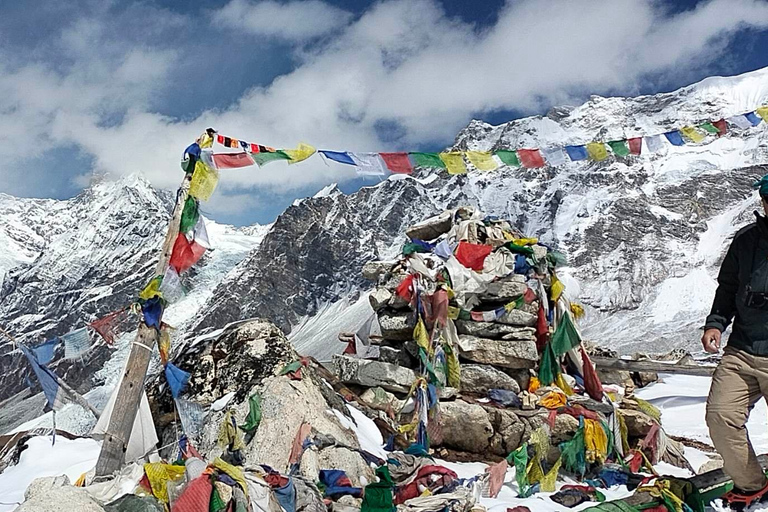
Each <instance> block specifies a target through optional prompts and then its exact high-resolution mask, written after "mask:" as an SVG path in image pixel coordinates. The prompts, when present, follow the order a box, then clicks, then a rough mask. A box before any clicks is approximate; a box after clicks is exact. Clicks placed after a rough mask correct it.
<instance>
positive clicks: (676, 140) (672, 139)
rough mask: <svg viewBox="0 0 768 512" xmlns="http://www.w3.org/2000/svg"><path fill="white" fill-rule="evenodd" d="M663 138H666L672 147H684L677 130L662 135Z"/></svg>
mask: <svg viewBox="0 0 768 512" xmlns="http://www.w3.org/2000/svg"><path fill="white" fill-rule="evenodd" d="M664 136H665V137H666V138H667V140H668V141H669V143H670V144H672V145H673V146H683V145H685V141H683V136H682V135H681V134H680V132H679V131H678V130H672V131H671V132H667V133H665V134H664Z"/></svg>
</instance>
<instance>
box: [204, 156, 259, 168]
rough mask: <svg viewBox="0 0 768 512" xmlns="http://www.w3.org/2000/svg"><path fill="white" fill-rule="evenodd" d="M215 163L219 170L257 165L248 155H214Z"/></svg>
mask: <svg viewBox="0 0 768 512" xmlns="http://www.w3.org/2000/svg"><path fill="white" fill-rule="evenodd" d="M213 161H214V163H215V164H216V168H217V169H239V168H241V167H248V166H250V165H253V164H255V163H256V161H255V160H254V159H253V157H252V156H251V155H249V154H248V153H214V154H213Z"/></svg>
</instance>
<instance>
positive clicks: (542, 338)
mask: <svg viewBox="0 0 768 512" xmlns="http://www.w3.org/2000/svg"><path fill="white" fill-rule="evenodd" d="M547 341H549V326H548V325H547V315H546V314H545V313H544V306H542V305H541V304H539V311H538V314H537V315H536V348H537V349H538V351H539V353H541V351H542V350H544V347H545V346H546V345H547Z"/></svg>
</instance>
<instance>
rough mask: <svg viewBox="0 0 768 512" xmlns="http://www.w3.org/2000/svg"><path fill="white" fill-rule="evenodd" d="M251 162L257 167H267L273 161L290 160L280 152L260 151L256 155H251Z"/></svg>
mask: <svg viewBox="0 0 768 512" xmlns="http://www.w3.org/2000/svg"><path fill="white" fill-rule="evenodd" d="M251 156H252V157H253V160H254V161H255V162H256V164H257V165H258V166H259V167H262V166H264V165H267V164H268V163H270V162H274V161H275V160H290V159H291V157H289V156H288V155H286V154H285V153H284V152H282V151H260V152H258V153H251Z"/></svg>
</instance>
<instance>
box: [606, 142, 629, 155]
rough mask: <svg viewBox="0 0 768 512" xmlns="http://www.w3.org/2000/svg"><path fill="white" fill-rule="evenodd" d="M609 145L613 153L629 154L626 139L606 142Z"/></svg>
mask: <svg viewBox="0 0 768 512" xmlns="http://www.w3.org/2000/svg"><path fill="white" fill-rule="evenodd" d="M608 145H609V146H611V151H613V153H614V154H615V155H619V156H627V155H628V154H629V146H627V141H626V140H614V141H611V142H609V143H608Z"/></svg>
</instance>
